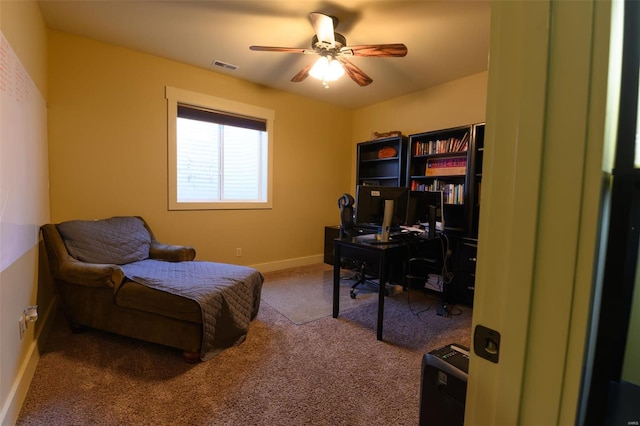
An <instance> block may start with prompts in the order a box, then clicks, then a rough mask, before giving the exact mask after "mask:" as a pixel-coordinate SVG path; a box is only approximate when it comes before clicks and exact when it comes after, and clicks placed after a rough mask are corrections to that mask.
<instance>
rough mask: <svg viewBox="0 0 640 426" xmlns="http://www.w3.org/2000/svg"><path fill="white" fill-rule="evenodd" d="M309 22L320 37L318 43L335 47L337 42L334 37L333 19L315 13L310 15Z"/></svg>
mask: <svg viewBox="0 0 640 426" xmlns="http://www.w3.org/2000/svg"><path fill="white" fill-rule="evenodd" d="M309 20H310V21H311V25H312V26H313V30H314V31H315V32H316V35H317V36H318V41H319V42H324V43H328V44H329V45H330V46H331V47H335V45H336V40H335V36H334V35H333V33H334V28H333V18H332V17H331V16H328V15H324V14H322V13H317V12H313V13H310V14H309Z"/></svg>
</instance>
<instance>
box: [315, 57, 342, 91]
mask: <svg viewBox="0 0 640 426" xmlns="http://www.w3.org/2000/svg"><path fill="white" fill-rule="evenodd" d="M309 75H310V76H311V77H313V78H316V79H318V80H321V81H322V84H323V85H324V86H325V87H329V85H328V82H330V81H336V80H337V79H339V78H340V77H342V76H343V75H344V68H342V64H341V63H340V62H339V61H337V60H335V59H334V58H332V57H330V56H328V55H323V56H320V58H318V60H317V61H316V63H315V64H313V67H311V69H310V70H309Z"/></svg>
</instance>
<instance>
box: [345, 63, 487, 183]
mask: <svg viewBox="0 0 640 426" xmlns="http://www.w3.org/2000/svg"><path fill="white" fill-rule="evenodd" d="M486 103H487V72H481V73H478V74H474V75H472V76H469V77H465V78H461V79H458V80H454V81H450V82H448V83H445V84H442V85H440V86H436V87H432V88H429V89H426V90H422V91H420V92H415V93H411V94H409V95H405V96H401V97H398V98H395V99H390V100H388V101H385V102H380V103H378V104H375V105H372V106H368V107H366V108H361V109H359V110H356V111H355V113H354V115H353V126H352V127H353V132H352V142H353V143H354V144H356V143H358V142H362V141H366V140H368V139H370V137H371V134H372V133H373V132H388V131H391V130H400V131H401V132H402V134H404V135H407V136H409V135H411V134H414V133H421V132H428V131H431V130H439V129H447V128H449V127H456V126H463V125H466V124H473V123H482V122H484V121H485V116H486V115H485V114H486ZM352 156H353V157H352V158H353V161H352V162H351V182H352V187H353V186H354V185H355V179H356V178H355V176H356V169H355V167H356V150H355V148H352Z"/></svg>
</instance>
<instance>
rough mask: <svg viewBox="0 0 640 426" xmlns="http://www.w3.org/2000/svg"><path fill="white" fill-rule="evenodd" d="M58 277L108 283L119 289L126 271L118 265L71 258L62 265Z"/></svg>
mask: <svg viewBox="0 0 640 426" xmlns="http://www.w3.org/2000/svg"><path fill="white" fill-rule="evenodd" d="M58 275H59V276H58V277H56V278H59V279H61V280H63V281H66V282H69V283H74V284H80V285H86V286H89V287H102V286H104V285H107V286H109V287H112V288H114V289H117V288H118V287H119V286H120V284H122V282H123V281H124V280H125V275H124V271H123V270H122V268H120V267H119V266H118V265H111V264H100V263H87V262H81V261H79V260H76V259H73V258H71V260H70V261H69V260H67V261H66V262H63V263H62V264H61V265H60V270H59V273H58Z"/></svg>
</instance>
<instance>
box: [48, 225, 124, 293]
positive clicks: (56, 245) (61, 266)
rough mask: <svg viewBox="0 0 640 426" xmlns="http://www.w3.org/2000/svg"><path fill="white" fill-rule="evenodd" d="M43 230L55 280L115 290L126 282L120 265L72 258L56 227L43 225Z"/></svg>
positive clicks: (50, 266)
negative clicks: (107, 287)
mask: <svg viewBox="0 0 640 426" xmlns="http://www.w3.org/2000/svg"><path fill="white" fill-rule="evenodd" d="M41 229H42V236H43V240H44V244H45V247H46V249H47V259H48V260H49V268H50V269H51V274H52V275H53V277H54V278H55V279H57V280H61V281H66V282H69V283H73V284H80V285H86V286H90V287H101V286H104V285H106V286H109V287H113V288H116V287H117V286H119V285H120V284H121V283H122V282H123V281H124V279H125V275H124V271H123V270H122V268H120V267H119V266H118V265H111V264H97V263H88V262H81V261H79V260H77V259H76V258H74V257H73V256H71V255H70V254H69V252H68V251H67V247H66V246H65V245H64V242H63V241H62V237H61V236H60V233H59V232H58V228H56V226H55V225H52V224H48V225H43V226H42V228H41Z"/></svg>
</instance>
